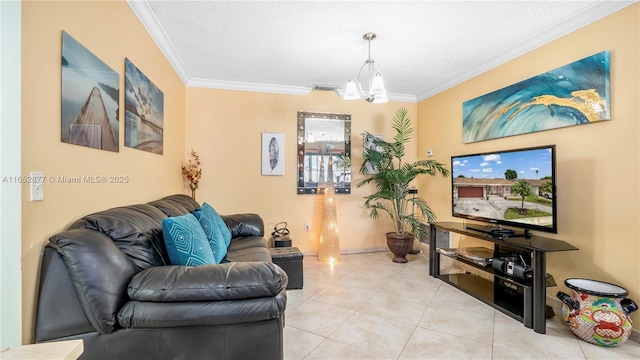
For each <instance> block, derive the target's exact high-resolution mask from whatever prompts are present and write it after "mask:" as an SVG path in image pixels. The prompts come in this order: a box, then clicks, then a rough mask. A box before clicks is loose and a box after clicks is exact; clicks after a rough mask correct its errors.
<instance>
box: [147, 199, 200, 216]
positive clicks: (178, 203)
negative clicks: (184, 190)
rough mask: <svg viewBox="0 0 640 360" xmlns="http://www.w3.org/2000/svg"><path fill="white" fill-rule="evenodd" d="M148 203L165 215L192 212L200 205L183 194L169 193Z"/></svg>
mask: <svg viewBox="0 0 640 360" xmlns="http://www.w3.org/2000/svg"><path fill="white" fill-rule="evenodd" d="M148 204H149V205H151V206H154V207H157V208H158V209H160V211H162V212H163V213H164V214H165V215H167V216H180V215H184V214H186V213H192V212H194V211H196V209H197V208H198V207H200V204H198V202H197V201H195V200H193V198H192V197H190V196H187V195H184V194H176V195H169V196H166V197H164V198H162V199H160V200H155V201H152V202H150V203H148Z"/></svg>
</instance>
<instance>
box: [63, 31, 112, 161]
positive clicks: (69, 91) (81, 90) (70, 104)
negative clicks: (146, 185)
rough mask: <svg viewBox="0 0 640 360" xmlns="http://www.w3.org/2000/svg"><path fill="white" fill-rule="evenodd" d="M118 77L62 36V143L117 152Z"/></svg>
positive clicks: (70, 39)
mask: <svg viewBox="0 0 640 360" xmlns="http://www.w3.org/2000/svg"><path fill="white" fill-rule="evenodd" d="M119 94H120V75H119V74H118V73H117V72H115V71H113V70H112V69H111V68H110V67H109V66H107V64H105V63H104V62H102V60H100V59H99V58H97V57H96V56H95V55H93V54H92V53H91V52H90V51H89V50H87V49H86V48H85V47H84V46H82V44H80V43H79V42H78V41H76V40H75V39H74V38H73V37H71V35H69V34H68V33H67V32H65V31H63V32H62V104H61V110H62V111H61V140H62V141H63V142H66V143H69V144H75V145H81V146H87V147H92V148H96V149H102V150H108V151H116V152H117V151H118V150H119V141H118V140H119V116H118V113H119V111H120V106H119V99H120V95H119Z"/></svg>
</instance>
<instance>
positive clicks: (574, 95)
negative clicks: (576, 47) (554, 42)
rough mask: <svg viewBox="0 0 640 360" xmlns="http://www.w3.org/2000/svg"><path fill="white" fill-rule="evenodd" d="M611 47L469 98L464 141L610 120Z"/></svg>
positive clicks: (463, 113) (463, 131)
mask: <svg viewBox="0 0 640 360" xmlns="http://www.w3.org/2000/svg"><path fill="white" fill-rule="evenodd" d="M610 107H611V105H610V94H609V51H603V52H600V53H598V54H595V55H592V56H589V57H586V58H584V59H582V60H578V61H576V62H573V63H571V64H568V65H565V66H562V67H559V68H557V69H554V70H551V71H548V72H546V73H544V74H541V75H538V76H534V77H532V78H530V79H527V80H524V81H521V82H519V83H517V84H514V85H511V86H508V87H505V88H503V89H500V90H496V91H494V92H492V93H489V94H486V95H483V96H480V97H477V98H475V99H472V100H468V101H465V102H464V103H463V105H462V141H463V142H464V143H471V142H476V141H483V140H489V139H496V138H501V137H505V136H513V135H519V134H526V133H530V132H535V131H541V130H549V129H555V128H560V127H565V126H572V125H580V124H588V123H593V122H597V121H602V120H610V118H611V114H610Z"/></svg>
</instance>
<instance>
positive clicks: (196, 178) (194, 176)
mask: <svg viewBox="0 0 640 360" xmlns="http://www.w3.org/2000/svg"><path fill="white" fill-rule="evenodd" d="M191 157H192V159H189V161H187V163H186V164H182V175H183V176H184V178H185V180H187V181H188V182H189V188H191V190H195V189H197V188H198V183H199V182H200V177H202V169H200V156H198V153H196V152H195V151H193V149H192V150H191Z"/></svg>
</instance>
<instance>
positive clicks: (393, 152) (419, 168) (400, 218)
mask: <svg viewBox="0 0 640 360" xmlns="http://www.w3.org/2000/svg"><path fill="white" fill-rule="evenodd" d="M391 126H392V128H393V129H394V130H395V132H396V134H395V136H394V137H393V141H389V142H388V141H384V140H383V139H379V138H377V137H376V136H375V135H373V134H371V133H369V132H365V133H364V134H363V135H364V140H365V142H367V143H371V144H373V145H374V146H373V147H372V148H369V149H365V150H364V154H363V162H362V165H361V166H360V173H361V174H363V175H367V177H366V178H365V179H363V180H362V181H360V182H359V183H358V184H357V185H356V186H357V187H359V188H360V187H363V186H365V185H368V184H371V183H373V184H374V186H375V192H374V193H372V194H370V195H369V196H367V197H365V203H364V206H365V208H367V209H368V210H369V215H370V216H371V218H373V219H377V218H378V216H379V215H380V211H382V212H385V213H387V214H389V216H390V217H391V220H392V221H393V223H394V226H395V230H396V232H397V233H402V232H405V229H409V228H411V232H412V233H414V234H416V235H419V234H421V232H422V231H423V228H422V226H420V224H421V218H424V219H426V220H427V221H428V222H434V221H435V220H436V215H435V214H434V212H433V211H432V210H431V208H430V207H429V206H428V204H427V203H426V201H424V200H423V199H421V198H419V197H414V196H413V195H412V196H410V194H409V190H410V184H411V183H412V182H413V181H414V180H415V179H416V178H417V177H418V176H420V175H430V176H443V177H447V176H449V175H450V171H449V170H448V169H447V168H445V167H444V165H443V164H441V163H439V162H437V161H435V160H419V161H416V162H413V163H406V162H403V157H404V156H405V144H407V143H408V142H409V141H411V139H412V137H413V128H412V126H411V118H410V117H409V115H408V111H407V109H405V108H400V109H398V110H397V111H396V113H395V116H394V118H393V121H392V125H391ZM366 163H370V164H372V165H374V166H375V168H376V169H377V173H375V174H371V175H370V174H368V173H367V168H366V166H365V164H366ZM414 209H416V210H417V211H415V212H414Z"/></svg>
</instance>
